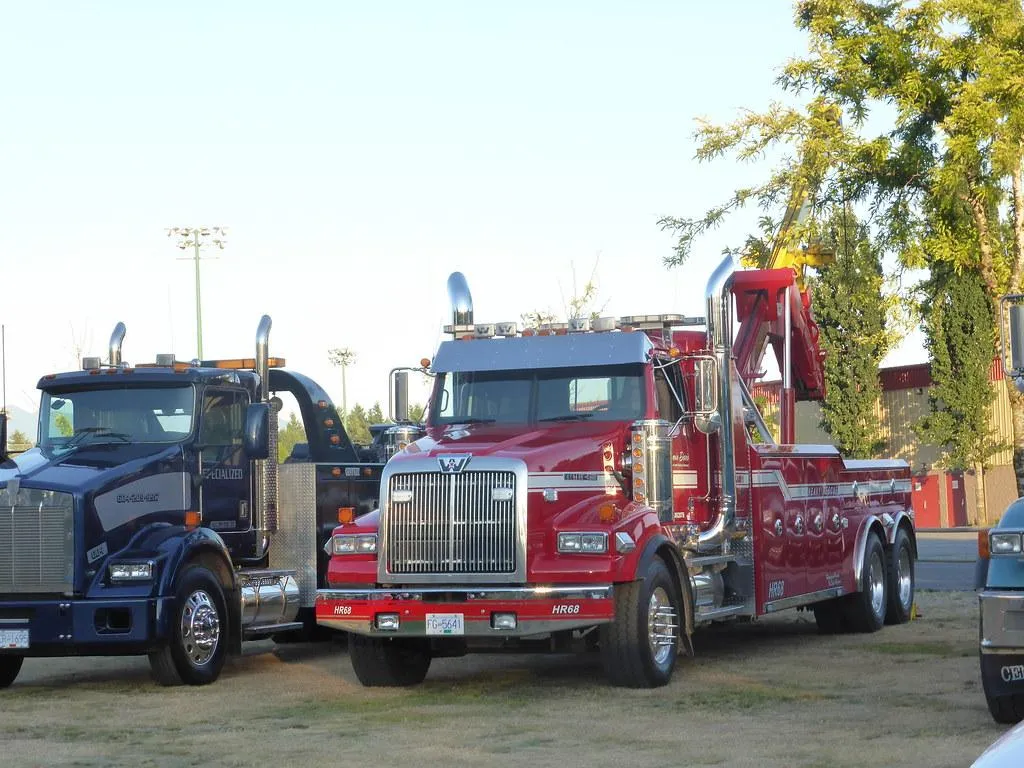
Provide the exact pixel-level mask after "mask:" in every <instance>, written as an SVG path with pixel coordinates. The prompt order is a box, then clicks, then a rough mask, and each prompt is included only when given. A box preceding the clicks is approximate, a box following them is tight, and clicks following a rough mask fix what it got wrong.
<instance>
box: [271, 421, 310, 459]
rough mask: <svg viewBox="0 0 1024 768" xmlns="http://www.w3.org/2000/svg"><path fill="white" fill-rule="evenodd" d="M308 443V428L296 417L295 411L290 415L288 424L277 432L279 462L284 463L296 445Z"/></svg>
mask: <svg viewBox="0 0 1024 768" xmlns="http://www.w3.org/2000/svg"><path fill="white" fill-rule="evenodd" d="M304 442H306V428H305V427H304V426H303V425H302V422H301V421H299V419H298V417H297V416H296V415H295V411H292V412H291V413H289V414H288V423H287V424H285V425H284V426H283V427H281V429H279V430H278V432H277V460H278V463H282V462H284V460H285V459H287V458H288V457H289V456H290V455H291V452H292V448H294V447H295V444H296V443H304Z"/></svg>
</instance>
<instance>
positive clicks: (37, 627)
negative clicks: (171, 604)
mask: <svg viewBox="0 0 1024 768" xmlns="http://www.w3.org/2000/svg"><path fill="white" fill-rule="evenodd" d="M167 600H168V598H133V599H119V600H76V599H58V598H48V599H38V600H31V599H19V600H11V599H0V637H2V638H5V639H6V640H7V643H6V646H7V647H4V646H3V645H0V653H8V654H17V655H23V656H78V655H108V654H109V655H121V654H132V653H145V652H146V651H148V650H151V649H152V648H154V647H155V646H157V645H159V644H160V643H161V642H162V641H163V640H164V639H165V638H166V637H167V618H166V617H167V616H168V611H167V607H168V606H167V605H166V603H167ZM26 630H27V632H28V647H27V648H24V647H12V646H14V645H19V646H20V645H21V644H22V642H23V640H24V638H25V634H24V632H25V631H26Z"/></svg>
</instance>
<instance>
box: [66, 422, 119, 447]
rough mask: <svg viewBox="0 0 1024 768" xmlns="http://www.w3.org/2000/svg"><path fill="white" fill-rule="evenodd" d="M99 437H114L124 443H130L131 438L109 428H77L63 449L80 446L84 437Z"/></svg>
mask: <svg viewBox="0 0 1024 768" xmlns="http://www.w3.org/2000/svg"><path fill="white" fill-rule="evenodd" d="M89 435H99V436H101V437H116V438H117V439H118V440H123V441H124V442H126V443H130V442H131V441H132V436H131V435H127V434H125V433H124V432H115V431H114V430H112V429H111V428H110V427H79V428H78V429H76V430H75V434H74V435H73V436H72V438H71V439H70V440H68V441H67V442H66V443H64V447H65V448H69V447H71V446H74V445H78V444H80V443H81V442H82V441H83V440H84V439H85V438H86V436H89Z"/></svg>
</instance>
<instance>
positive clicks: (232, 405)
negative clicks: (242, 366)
mask: <svg viewBox="0 0 1024 768" xmlns="http://www.w3.org/2000/svg"><path fill="white" fill-rule="evenodd" d="M248 402H249V398H248V396H247V395H246V394H245V393H244V392H237V391H228V390H207V392H206V394H205V395H204V396H203V415H202V421H201V423H200V426H199V442H200V444H201V445H207V446H235V445H241V444H242V435H243V431H244V429H245V407H246V405H248Z"/></svg>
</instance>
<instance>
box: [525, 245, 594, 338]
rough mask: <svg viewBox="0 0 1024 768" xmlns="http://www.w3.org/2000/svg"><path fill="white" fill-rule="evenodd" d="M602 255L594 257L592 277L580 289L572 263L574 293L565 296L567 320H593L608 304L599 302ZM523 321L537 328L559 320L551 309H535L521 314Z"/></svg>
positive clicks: (528, 326) (570, 266) (527, 325)
mask: <svg viewBox="0 0 1024 768" xmlns="http://www.w3.org/2000/svg"><path fill="white" fill-rule="evenodd" d="M599 260H600V257H598V258H595V259H594V267H593V269H591V271H590V277H588V278H587V281H586V282H585V283H584V284H583V287H582V288H580V289H577V288H576V265H575V264H570V265H569V268H570V272H571V273H572V293H571V294H570V295H569V298H568V300H566V299H565V298H564V294H563V303H564V304H565V308H564V309H565V317H566V319H567V320H575V319H579V318H584V317H586V318H590V319H591V320H593V319H595V318H597V317H600V315H601V312H602V311H604V308H605V307H606V306H607V304H608V302H607V301H604V302H602V303H598V302H599V293H600V286H599V285H598V281H597V266H598V261H599ZM558 287H559V291H561V290H562V284H561V281H559V285H558ZM519 318H520V319H521V320H522V321H523V325H524V326H525V327H527V328H536V327H537V326H540V325H546V324H548V323H554V322H557V321H558V313H556V312H554V311H552V310H551V309H547V308H546V309H535V310H533V311H531V312H525V313H523V314H522V315H520V316H519Z"/></svg>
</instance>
